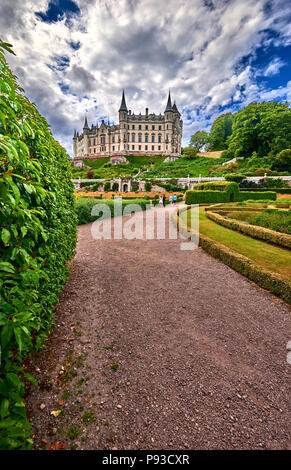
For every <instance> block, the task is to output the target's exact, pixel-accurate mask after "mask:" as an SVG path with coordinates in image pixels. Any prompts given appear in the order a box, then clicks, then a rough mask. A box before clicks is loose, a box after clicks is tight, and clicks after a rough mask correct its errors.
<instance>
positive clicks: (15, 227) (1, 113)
mask: <svg viewBox="0 0 291 470" xmlns="http://www.w3.org/2000/svg"><path fill="white" fill-rule="evenodd" d="M4 49H6V50H7V51H10V47H9V45H8V44H6V43H3V42H0V71H1V72H0V85H1V109H0V171H1V173H0V197H1V204H0V226H1V227H2V229H1V242H0V252H1V262H0V285H1V292H0V302H1V313H0V330H1V335H0V346H1V349H0V351H1V363H0V418H1V423H0V432H1V434H0V448H1V449H19V448H21V449H27V448H31V447H32V440H31V439H30V435H31V426H30V424H29V422H28V420H27V418H26V411H25V407H24V402H23V393H24V383H23V381H22V380H23V378H24V377H26V378H30V379H31V380H33V378H31V377H30V376H29V375H28V374H26V373H25V371H24V369H23V366H22V364H23V360H24V358H25V357H26V356H27V355H28V354H29V353H31V352H32V351H33V350H36V349H38V348H40V347H41V346H42V345H43V344H44V340H45V338H46V337H47V335H48V333H49V332H50V331H51V328H52V327H53V311H54V307H55V304H56V303H57V301H58V296H59V294H60V292H61V290H62V286H63V283H64V282H65V281H66V279H67V275H68V261H69V260H70V259H71V258H72V257H73V255H74V250H75V244H76V216H75V198H74V187H73V184H72V182H71V178H72V175H71V165H70V162H69V159H68V156H67V154H66V152H65V150H64V149H63V148H62V147H61V146H60V145H59V144H58V143H57V142H56V141H55V140H54V139H53V137H52V135H51V132H50V130H49V126H48V125H47V123H46V121H45V119H44V118H43V117H42V116H41V115H40V114H39V113H38V111H37V109H36V108H35V106H34V105H33V104H31V103H30V102H29V100H28V99H27V98H26V97H25V96H23V94H22V91H23V90H22V89H21V88H19V86H18V85H17V83H16V80H15V77H14V76H13V75H12V73H11V71H10V70H9V68H8V66H7V63H6V61H5V58H4V54H3V52H4Z"/></svg>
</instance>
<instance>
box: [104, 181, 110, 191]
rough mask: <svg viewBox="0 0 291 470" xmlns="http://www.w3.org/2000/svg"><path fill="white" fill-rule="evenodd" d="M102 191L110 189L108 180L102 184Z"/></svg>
mask: <svg viewBox="0 0 291 470" xmlns="http://www.w3.org/2000/svg"><path fill="white" fill-rule="evenodd" d="M104 191H110V181H106V183H105V184H104Z"/></svg>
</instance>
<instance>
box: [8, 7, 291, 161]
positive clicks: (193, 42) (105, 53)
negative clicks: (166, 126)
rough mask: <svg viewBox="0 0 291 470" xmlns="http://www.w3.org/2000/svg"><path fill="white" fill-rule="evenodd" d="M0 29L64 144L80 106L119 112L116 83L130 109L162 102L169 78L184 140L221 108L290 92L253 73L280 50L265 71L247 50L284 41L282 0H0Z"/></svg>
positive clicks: (93, 115) (79, 117)
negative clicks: (263, 81)
mask: <svg viewBox="0 0 291 470" xmlns="http://www.w3.org/2000/svg"><path fill="white" fill-rule="evenodd" d="M0 30H1V36H2V38H3V39H4V40H6V41H8V42H11V43H12V44H13V48H14V50H15V52H16V54H17V56H16V57H13V56H11V57H7V59H8V61H9V63H10V65H11V67H12V68H13V70H14V71H15V73H16V74H17V75H18V77H19V81H20V83H21V85H22V86H23V87H24V89H25V93H26V95H27V96H28V97H29V98H30V99H31V100H32V101H34V102H35V103H36V104H37V106H38V109H39V110H40V112H41V113H42V114H43V115H44V116H45V117H46V119H47V121H48V122H49V124H50V125H51V127H52V130H53V133H54V135H55V136H56V138H57V139H58V140H60V142H61V143H62V144H63V145H64V146H65V147H66V148H67V150H68V151H69V153H70V154H71V153H72V140H71V139H72V134H73V130H74V128H77V129H79V130H81V127H82V124H83V119H84V114H85V113H87V115H88V120H89V121H91V122H94V123H95V122H96V120H98V119H101V118H102V117H104V116H108V117H109V119H110V121H113V120H114V121H116V122H118V112H117V111H118V108H119V105H120V99H121V90H122V88H125V91H126V100H127V104H128V107H129V109H131V110H132V111H135V113H139V112H140V111H144V109H145V107H149V109H150V111H153V112H156V113H160V112H163V111H164V108H165V105H166V99H167V92H168V89H169V88H170V89H171V92H172V96H173V98H174V99H176V103H177V105H178V108H179V109H180V111H181V112H182V116H183V119H184V145H186V144H187V143H188V141H189V138H190V135H191V133H193V132H194V131H195V130H198V129H203V128H208V127H209V125H210V123H211V122H212V121H213V119H215V117H217V116H218V114H219V112H221V110H223V112H224V110H225V109H228V110H230V111H231V110H234V111H235V110H237V109H238V108H239V107H242V106H244V105H245V104H247V103H249V102H251V101H253V100H263V99H285V97H286V95H287V92H288V90H287V87H286V83H282V84H281V85H280V86H278V87H277V88H276V89H270V88H268V85H267V83H266V81H265V83H262V82H260V81H259V80H258V77H259V73H263V75H264V78H265V77H266V78H267V77H272V76H274V75H275V74H279V73H280V69H281V68H282V67H283V65H284V61H283V60H282V59H281V58H280V57H279V54H276V57H275V58H274V57H272V58H270V60H269V62H268V64H267V65H266V64H264V68H262V69H261V70H263V72H260V71H259V70H257V69H255V68H254V67H252V65H251V61H249V60H248V59H247V58H251V57H255V56H256V55H257V51H258V49H259V48H264V49H265V50H268V48H270V47H277V48H278V51H279V50H280V48H281V47H285V46H287V45H288V44H290V43H291V41H290V38H291V31H290V25H288V5H287V2H284V1H283V0H270V1H269V0H245V1H244V2H241V1H240V0H231V1H228V2H226V1H225V0H213V1H210V0H207V1H205V0H160V1H159V2H157V1H156V0H146V1H145V0H103V1H102V2H101V1H98V0H88V1H86V2H84V1H81V0H74V1H73V0H72V1H71V0H54V1H51V0H50V1H49V0H35V1H32V0H14V1H13V6H12V3H11V0H1V5H0ZM243 59H245V62H243Z"/></svg>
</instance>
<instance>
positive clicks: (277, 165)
mask: <svg viewBox="0 0 291 470" xmlns="http://www.w3.org/2000/svg"><path fill="white" fill-rule="evenodd" d="M272 168H274V169H276V170H283V171H284V170H287V171H289V172H291V149H285V150H282V151H281V152H279V153H278V154H277V155H276V158H275V161H274V163H273V166H272Z"/></svg>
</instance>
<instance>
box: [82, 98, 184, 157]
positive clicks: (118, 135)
mask: <svg viewBox="0 0 291 470" xmlns="http://www.w3.org/2000/svg"><path fill="white" fill-rule="evenodd" d="M182 128H183V121H182V119H181V115H180V113H179V111H178V108H177V106H176V104H175V103H174V104H173V105H172V102H171V95H170V92H169V96H168V102H167V106H166V109H165V112H164V114H159V115H156V114H153V113H152V114H149V112H148V108H146V109H145V114H141V113H140V114H138V115H135V114H134V113H132V112H131V110H128V109H127V106H126V101H125V96H124V91H123V93H122V99H121V105H120V108H119V124H117V125H115V124H113V125H109V124H105V122H104V120H103V121H102V123H101V125H100V127H98V124H97V125H96V126H94V125H93V124H92V126H91V128H89V126H88V122H87V117H85V123H84V127H83V132H82V134H80V135H79V133H78V132H76V131H75V133H74V137H73V147H74V164H75V166H82V165H83V160H84V159H95V158H100V157H111V159H112V161H114V160H117V161H120V162H122V161H123V160H124V161H126V160H125V158H126V155H148V156H156V155H166V156H167V157H169V159H172V158H173V159H176V158H177V157H179V156H180V155H181V139H182Z"/></svg>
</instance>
